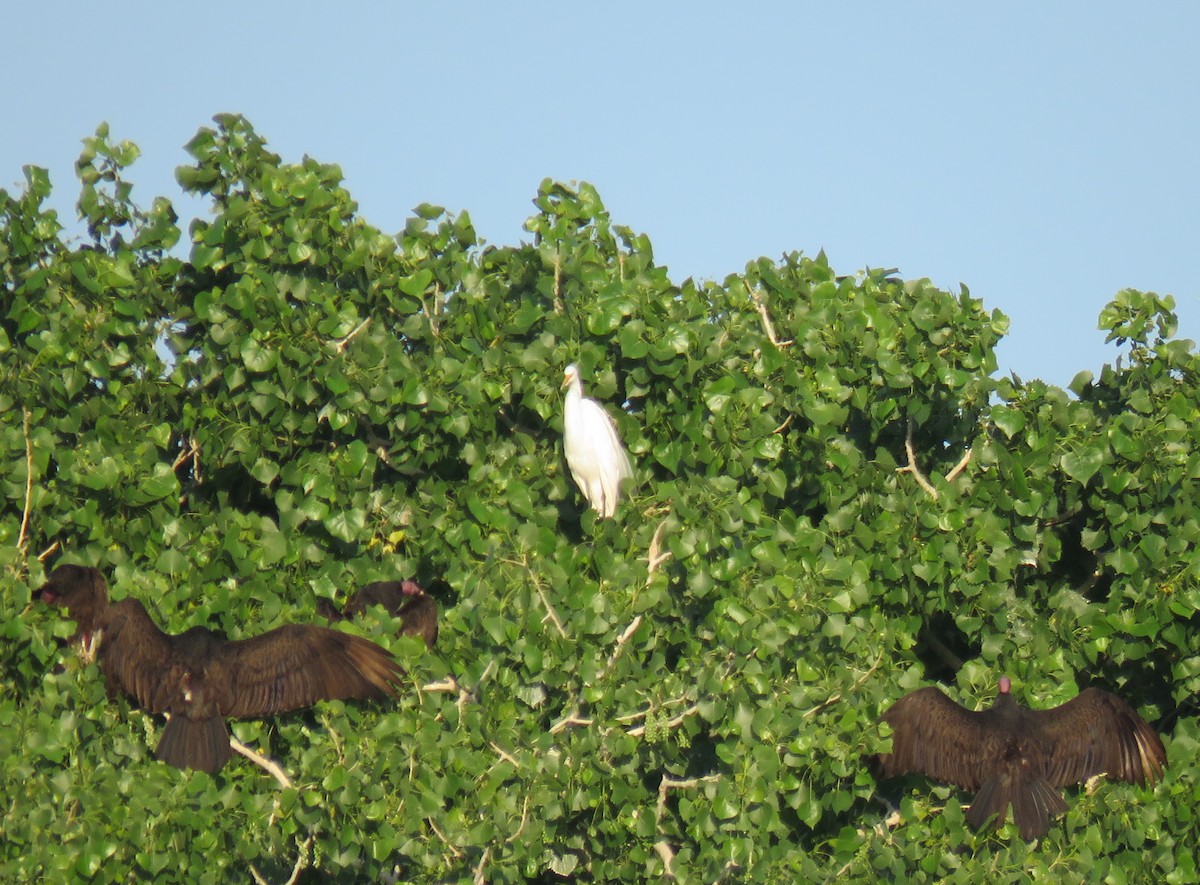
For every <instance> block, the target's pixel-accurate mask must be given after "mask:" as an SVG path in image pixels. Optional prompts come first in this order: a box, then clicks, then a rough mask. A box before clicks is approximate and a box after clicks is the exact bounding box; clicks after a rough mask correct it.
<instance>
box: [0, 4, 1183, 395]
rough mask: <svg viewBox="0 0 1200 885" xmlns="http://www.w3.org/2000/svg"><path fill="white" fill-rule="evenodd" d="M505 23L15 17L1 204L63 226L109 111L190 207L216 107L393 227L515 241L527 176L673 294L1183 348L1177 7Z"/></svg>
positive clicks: (272, 11) (96, 13)
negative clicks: (1125, 315)
mask: <svg viewBox="0 0 1200 885" xmlns="http://www.w3.org/2000/svg"><path fill="white" fill-rule="evenodd" d="M508 6H509V4H499V3H486V4H485V3H437V4H434V3H424V4H408V3H387V4H384V3H359V4H343V5H342V8H340V9H337V10H336V11H335V7H334V5H333V4H329V3H312V2H307V0H294V2H291V3H289V4H287V5H270V6H268V5H266V4H255V3H250V2H241V3H230V2H226V0H214V2H208V3H205V4H202V5H200V6H194V5H193V6H189V7H176V6H173V5H171V4H161V3H149V2H143V0H127V2H124V3H121V4H117V6H115V7H114V6H95V5H94V4H89V5H87V6H85V5H83V4H77V3H68V2H63V0H54V2H43V3H21V4H15V5H12V6H11V7H10V8H9V9H8V10H6V12H5V15H4V20H5V28H4V31H5V39H4V41H3V42H4V44H5V46H4V52H5V56H6V69H7V70H8V71H9V73H10V76H9V87H8V89H7V90H6V97H5V105H6V110H7V113H6V114H5V119H6V126H5V130H6V132H5V133H4V136H3V137H2V138H0V187H7V188H9V189H10V190H13V189H19V188H20V186H21V184H22V177H21V166H22V165H24V164H26V163H34V164H37V165H40V166H47V167H49V168H50V170H51V175H52V180H53V181H54V183H55V186H56V198H55V205H56V206H58V207H59V208H60V210H61V211H62V212H63V214H64V216H70V215H71V214H72V212H73V210H72V209H71V208H70V207H72V206H73V203H74V200H75V198H76V196H77V193H78V189H77V185H76V183H75V181H74V179H73V171H72V170H73V162H74V159H75V157H76V156H77V155H78V153H79V149H80V139H81V138H83V137H85V136H87V135H90V134H91V133H92V132H93V131H94V130H95V127H96V125H97V124H98V123H99V122H101V121H102V120H106V121H108V122H109V124H110V126H111V130H112V136H113V137H114V138H118V139H126V138H127V139H131V140H132V141H134V142H136V143H137V144H138V145H139V146H140V147H141V149H142V157H141V159H140V160H139V161H138V163H137V164H136V165H135V166H134V169H133V172H132V174H131V178H132V179H133V181H134V182H135V184H136V187H135V190H134V197H135V199H136V200H139V201H140V202H143V203H145V204H146V205H148V204H149V202H150V200H151V199H152V198H153V197H154V196H156V195H164V196H167V197H169V198H171V199H172V201H173V202H175V204H176V208H177V211H179V212H180V214H181V215H183V216H185V217H190V216H192V215H194V214H196V213H198V212H202V211H203V207H202V206H201V205H200V204H196V203H193V202H190V201H189V200H187V199H186V198H184V197H183V195H182V193H181V192H180V191H179V188H178V186H177V185H176V184H175V180H174V168H175V167H176V166H177V165H180V164H182V163H185V162H186V161H187V159H188V158H187V155H186V154H185V153H184V151H183V148H182V145H183V144H184V143H185V142H187V141H188V140H189V139H190V138H191V137H192V135H194V134H195V132H196V130H197V129H199V128H200V127H201V126H205V125H210V123H211V118H212V116H213V114H215V113H219V112H225V111H228V112H238V113H242V114H245V115H246V116H247V117H248V118H249V119H250V121H251V122H252V123H253V124H254V126H255V128H256V129H257V131H258V132H259V133H260V134H261V135H263V136H264V137H266V138H267V139H268V141H269V143H270V147H271V149H272V150H274V151H275V152H276V153H278V154H280V155H281V156H282V157H283V158H284V159H285V160H288V161H295V160H299V159H300V158H301V157H302V156H303V155H305V154H308V155H310V156H312V157H315V158H316V159H318V160H321V161H323V162H330V163H337V164H339V165H340V166H341V167H342V170H343V171H344V173H345V175H346V185H347V187H348V188H349V190H350V191H351V193H352V194H353V195H354V197H355V199H357V200H358V203H359V207H360V214H361V215H362V216H363V217H364V218H365V219H366V220H367V221H369V222H371V223H372V224H375V225H376V226H378V227H380V228H382V229H384V230H386V231H396V230H399V229H400V228H402V227H403V225H404V221H405V219H406V218H407V217H408V215H409V214H410V210H411V209H412V207H413V206H415V205H417V204H419V203H423V202H430V203H436V204H439V205H443V206H446V207H447V208H449V209H451V210H453V211H460V210H466V211H468V212H469V213H470V214H471V217H472V219H473V221H474V222H475V225H476V228H477V230H478V231H479V233H480V234H481V235H482V236H483V237H484V238H486V239H487V240H488V241H489V242H492V243H495V244H515V243H517V242H520V241H521V240H522V239H525V238H527V235H526V234H525V233H524V232H523V231H522V229H521V224H522V222H523V221H524V219H525V218H526V217H528V216H529V215H530V214H531V213H532V211H533V208H532V205H531V203H530V201H531V199H532V198H533V196H534V194H535V193H536V190H537V186H538V183H539V182H540V181H541V180H542V178H544V177H547V176H549V177H552V178H557V179H561V180H583V181H589V182H591V183H592V184H594V185H595V186H596V187H597V188H598V189H599V191H600V194H601V196H602V197H603V199H604V201H605V204H606V206H607V207H608V209H609V211H610V212H611V214H612V217H613V219H614V221H616V222H618V223H621V224H626V225H629V226H630V227H632V228H634V229H635V230H639V231H642V232H645V233H646V234H648V235H649V237H650V240H651V242H652V243H653V245H654V249H655V255H656V257H657V259H658V261H659V262H660V263H662V264H665V265H667V266H668V267H669V268H670V271H671V276H672V279H674V280H675V281H676V282H682V281H683V280H684V279H685V278H687V277H689V276H694V277H698V278H699V277H707V278H715V279H721V278H723V277H724V276H725V275H726V274H728V273H733V272H738V271H740V270H742V268H743V267H744V266H745V264H746V262H747V261H750V260H752V259H754V258H756V257H758V256H760V255H766V256H769V257H773V258H777V257H779V255H781V254H782V253H784V252H787V251H791V250H799V251H802V252H804V253H805V254H808V255H815V254H816V253H817V251H818V250H820V249H822V248H823V249H825V251H826V253H827V254H828V255H829V258H830V261H831V263H832V265H833V267H834V268H835V269H836V270H837V271H838V272H839V273H853V272H854V271H856V270H859V269H861V268H863V267H867V266H870V267H894V268H898V269H899V271H900V273H901V275H903V276H904V277H906V278H916V277H929V278H931V279H932V280H933V281H934V282H935V283H936V284H937V285H939V286H941V287H943V288H950V289H952V290H956V289H957V286H958V284H959V283H960V282H962V283H966V284H967V285H968V286H969V287H970V289H971V292H972V294H973V295H974V296H976V297H980V298H982V299H983V300H984V303H985V305H986V307H987V308H988V309H991V308H999V309H1000V310H1002V311H1003V312H1004V313H1006V314H1007V315H1008V316H1009V317H1010V318H1011V320H1012V326H1011V329H1010V332H1009V335H1008V337H1007V338H1006V339H1005V340H1004V342H1003V343H1002V344H1001V345H1000V350H999V359H1000V369H1001V372H1002V373H1007V372H1009V371H1014V372H1016V373H1017V374H1018V375H1020V376H1021V377H1022V378H1025V379H1028V378H1031V377H1039V378H1043V379H1045V380H1046V381H1048V382H1050V383H1054V384H1059V385H1064V386H1065V385H1066V384H1067V383H1068V382H1069V381H1070V379H1071V378H1072V377H1073V376H1074V375H1075V373H1076V372H1078V371H1080V370H1083V369H1089V370H1092V371H1096V370H1098V369H1099V367H1100V366H1101V365H1102V364H1103V363H1105V362H1111V361H1112V360H1113V359H1114V358H1115V356H1116V354H1117V351H1116V349H1115V348H1114V347H1112V346H1105V345H1104V344H1103V341H1104V335H1103V333H1101V332H1100V331H1098V330H1097V328H1096V319H1097V316H1098V315H1099V312H1100V310H1101V308H1102V307H1103V306H1104V304H1105V303H1106V302H1107V301H1108V300H1109V299H1110V298H1111V297H1112V296H1113V295H1114V294H1115V293H1116V292H1117V291H1118V290H1119V289H1121V288H1124V287H1134V288H1139V289H1145V290H1152V291H1157V292H1159V293H1162V294H1172V295H1174V296H1175V298H1176V301H1177V305H1178V312H1179V316H1180V330H1179V335H1180V337H1185V338H1192V339H1197V338H1200V275H1197V273H1196V272H1195V269H1194V268H1195V263H1196V261H1195V258H1196V256H1197V251H1198V250H1197V245H1198V243H1200V236H1198V235H1200V217H1198V216H1200V151H1198V149H1197V145H1198V144H1200V95H1198V93H1200V53H1198V52H1197V51H1196V49H1195V39H1196V35H1197V34H1198V33H1200V4H1192V3H1185V2H1165V3H1157V4H1138V7H1137V8H1136V10H1135V7H1134V6H1133V5H1132V4H1129V5H1124V4H1120V5H1118V4H1109V3H1104V2H1099V3H1098V2H1091V3H1084V2H1056V3H1044V2H1043V3H1032V2H1015V3H1008V4H1003V5H999V4H997V5H994V6H989V7H987V8H984V6H983V5H982V4H962V3H955V4H951V3H923V4H899V3H839V4H833V3H826V4H811V5H809V4H803V3H758V4H753V3H751V4H738V5H735V4H729V3H707V2H693V3H688V4H672V3H660V4H653V3H625V2H608V3H605V4H588V5H587V6H586V7H584V6H583V5H582V4H566V3H560V4H545V3H524V4H520V5H517V4H512V5H511V6H512V8H506V7H508ZM184 9H186V13H185V12H183V11H182V10H184ZM15 71H21V72H22V75H21V77H20V78H19V79H17V78H16V77H15V76H14V74H13V72H15ZM18 84H19V85H18Z"/></svg>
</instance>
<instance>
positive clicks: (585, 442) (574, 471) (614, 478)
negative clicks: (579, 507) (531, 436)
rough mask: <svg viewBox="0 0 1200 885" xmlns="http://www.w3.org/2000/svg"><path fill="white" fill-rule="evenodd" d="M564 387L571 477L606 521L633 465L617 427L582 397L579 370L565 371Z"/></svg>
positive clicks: (571, 367) (565, 440) (565, 445)
mask: <svg viewBox="0 0 1200 885" xmlns="http://www.w3.org/2000/svg"><path fill="white" fill-rule="evenodd" d="M562 386H563V387H565V388H567V398H566V401H565V403H564V404H563V449H564V450H565V452H566V455H567V467H568V468H569V469H570V471H571V477H572V478H573V479H574V480H575V485H577V486H579V491H581V492H583V497H584V498H586V499H587V502H588V506H590V507H591V508H592V509H593V510H595V511H596V512H597V513H598V514H600V518H601V519H603V518H604V517H606V516H612V515H613V514H614V513H616V512H617V498H618V497H619V496H620V493H621V480H623V479H628V478H629V477H631V476H633V465H631V464H630V463H629V456H628V455H627V454H625V449H624V448H623V447H622V445H621V438H620V437H619V436H617V425H616V424H615V423H613V419H612V417H611V416H610V415H609V414H608V412H606V411H604V409H603V408H602V407H601V406H600V404H599V403H598V402H596V401H595V400H591V399H587V398H586V397H585V396H584V395H583V382H582V381H580V380H579V367H578V366H576V365H574V364H572V365H569V366H567V368H566V370H565V371H564V372H563V381H562Z"/></svg>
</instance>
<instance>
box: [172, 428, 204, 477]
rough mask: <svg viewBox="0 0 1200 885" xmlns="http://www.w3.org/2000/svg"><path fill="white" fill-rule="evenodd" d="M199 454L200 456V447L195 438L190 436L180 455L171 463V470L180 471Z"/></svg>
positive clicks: (181, 448)
mask: <svg viewBox="0 0 1200 885" xmlns="http://www.w3.org/2000/svg"><path fill="white" fill-rule="evenodd" d="M198 454H200V445H199V443H197V442H196V438H195V437H194V436H189V437H188V438H187V441H186V442H185V443H184V444H183V446H182V447H180V450H179V454H178V455H177V456H176V457H175V460H174V461H173V462H172V463H171V470H172V471H175V470H178V469H179V468H180V467H182V466H183V465H184V464H186V463H187V462H188V461H190V460H192V458H194V457H195V456H196V455H198Z"/></svg>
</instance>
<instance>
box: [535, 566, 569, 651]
mask: <svg viewBox="0 0 1200 885" xmlns="http://www.w3.org/2000/svg"><path fill="white" fill-rule="evenodd" d="M527 570H528V572H529V577H530V578H532V579H533V588H534V589H535V590H537V595H538V598H539V599H540V600H542V605H544V606H545V607H546V617H544V618H542V623H543V624H544V623H545V622H546V621H547V620H548V621H550V622H551V623H553V624H554V626H555V628H556V629H557V630H558V635H559V636H561V637H563V638H564V639H566V638H567V631H566V630H565V629H564V628H563V624H562V621H560V620H559V619H558V613H557V612H555V611H554V606H552V605H551V604H550V600H549V599H547V598H546V591H544V590H543V589H542V582H541V581H539V580H538V579H537V576H536V575H535V574H534V573H533V569H531V568H528V567H527Z"/></svg>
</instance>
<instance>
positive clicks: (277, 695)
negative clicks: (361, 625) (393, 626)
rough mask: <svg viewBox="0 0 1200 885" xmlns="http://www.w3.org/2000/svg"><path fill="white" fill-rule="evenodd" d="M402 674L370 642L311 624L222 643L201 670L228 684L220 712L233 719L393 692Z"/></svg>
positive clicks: (389, 658)
mask: <svg viewBox="0 0 1200 885" xmlns="http://www.w3.org/2000/svg"><path fill="white" fill-rule="evenodd" d="M402 674H403V670H401V668H400V665H399V664H397V663H396V661H395V660H394V659H393V658H392V656H391V655H390V654H388V652H387V651H386V650H385V649H383V648H382V647H380V646H378V645H376V644H375V643H374V642H371V641H369V640H367V639H363V638H362V637H360V636H354V635H352V634H350V633H343V632H342V631H340V630H334V629H332V628H329V627H318V626H315V625H311V624H289V625H287V626H285V627H278V628H276V629H274V630H271V631H270V632H268V633H264V634H262V635H261V636H255V637H254V638H252V639H243V640H240V641H237V642H227V643H224V644H223V645H222V646H221V647H220V649H219V650H217V651H216V652H214V654H213V656H212V660H211V661H210V662H209V664H208V665H207V666H206V668H205V677H206V679H207V680H208V681H210V682H212V683H214V684H223V685H227V686H228V687H229V689H230V692H229V694H227V695H225V697H226V703H227V706H226V707H223V708H222V710H221V713H222V714H224V715H225V716H232V717H235V718H246V717H253V716H267V715H270V714H272V713H283V712H286V711H288V710H297V709H299V708H301V707H307V706H310V705H311V704H313V703H315V702H317V701H320V700H332V699H335V698H377V697H383V696H385V695H390V696H395V694H396V686H397V685H398V683H399V680H400V676H401V675H402Z"/></svg>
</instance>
